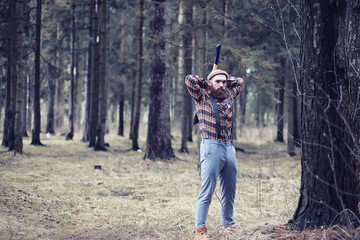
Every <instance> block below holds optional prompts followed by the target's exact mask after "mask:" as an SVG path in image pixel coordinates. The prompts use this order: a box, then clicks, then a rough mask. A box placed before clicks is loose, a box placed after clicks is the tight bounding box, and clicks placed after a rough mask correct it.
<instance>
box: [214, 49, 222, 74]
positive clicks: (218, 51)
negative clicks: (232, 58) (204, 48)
mask: <svg viewBox="0 0 360 240" xmlns="http://www.w3.org/2000/svg"><path fill="white" fill-rule="evenodd" d="M220 50H221V44H218V45H216V52H215V61H214V65H213V69H212V70H213V71H215V70H216V69H217V68H218V64H219V58H220Z"/></svg>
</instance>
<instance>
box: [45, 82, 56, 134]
mask: <svg viewBox="0 0 360 240" xmlns="http://www.w3.org/2000/svg"><path fill="white" fill-rule="evenodd" d="M55 90H56V89H55V81H54V79H53V77H52V76H49V80H48V109H47V110H48V111H47V123H46V133H49V134H55V128H54V126H55V120H54V117H55V114H54V105H55Z"/></svg>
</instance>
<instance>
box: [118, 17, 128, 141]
mask: <svg viewBox="0 0 360 240" xmlns="http://www.w3.org/2000/svg"><path fill="white" fill-rule="evenodd" d="M125 21H126V11H125V10H123V11H122V12H121V21H120V24H121V33H120V39H121V44H120V56H122V58H123V59H122V60H121V62H122V64H121V66H122V69H121V71H120V83H119V102H118V103H119V128H118V135H119V136H124V101H125V91H124V82H125V81H126V76H125V69H124V64H123V63H125V59H124V58H125V57H124V56H125V54H124V53H125V48H126V40H125V39H126V25H125Z"/></svg>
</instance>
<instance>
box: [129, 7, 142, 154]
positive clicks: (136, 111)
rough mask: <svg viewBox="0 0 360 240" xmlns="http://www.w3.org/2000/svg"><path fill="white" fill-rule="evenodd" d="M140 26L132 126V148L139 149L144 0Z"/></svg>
mask: <svg viewBox="0 0 360 240" xmlns="http://www.w3.org/2000/svg"><path fill="white" fill-rule="evenodd" d="M139 8H140V9H139V11H140V16H139V26H138V59H137V74H136V80H135V88H134V90H135V97H134V103H133V104H134V116H133V124H132V126H131V129H132V130H131V135H132V136H131V140H132V150H134V151H137V150H138V149H139V144H138V137H139V124H140V110H141V88H142V87H141V82H142V70H143V69H142V65H143V61H142V58H143V46H142V44H143V26H144V0H139Z"/></svg>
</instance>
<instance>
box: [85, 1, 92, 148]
mask: <svg viewBox="0 0 360 240" xmlns="http://www.w3.org/2000/svg"><path fill="white" fill-rule="evenodd" d="M93 4H94V3H93V1H89V8H90V23H89V42H88V52H87V64H88V65H87V76H86V88H85V127H84V133H83V137H82V141H83V142H88V141H89V140H90V122H91V120H90V119H91V116H90V112H91V111H90V109H91V79H92V76H91V75H92V61H93V59H92V57H93V44H94V43H93V42H94V37H93V36H94V32H93V23H92V22H93V15H94V7H93Z"/></svg>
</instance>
